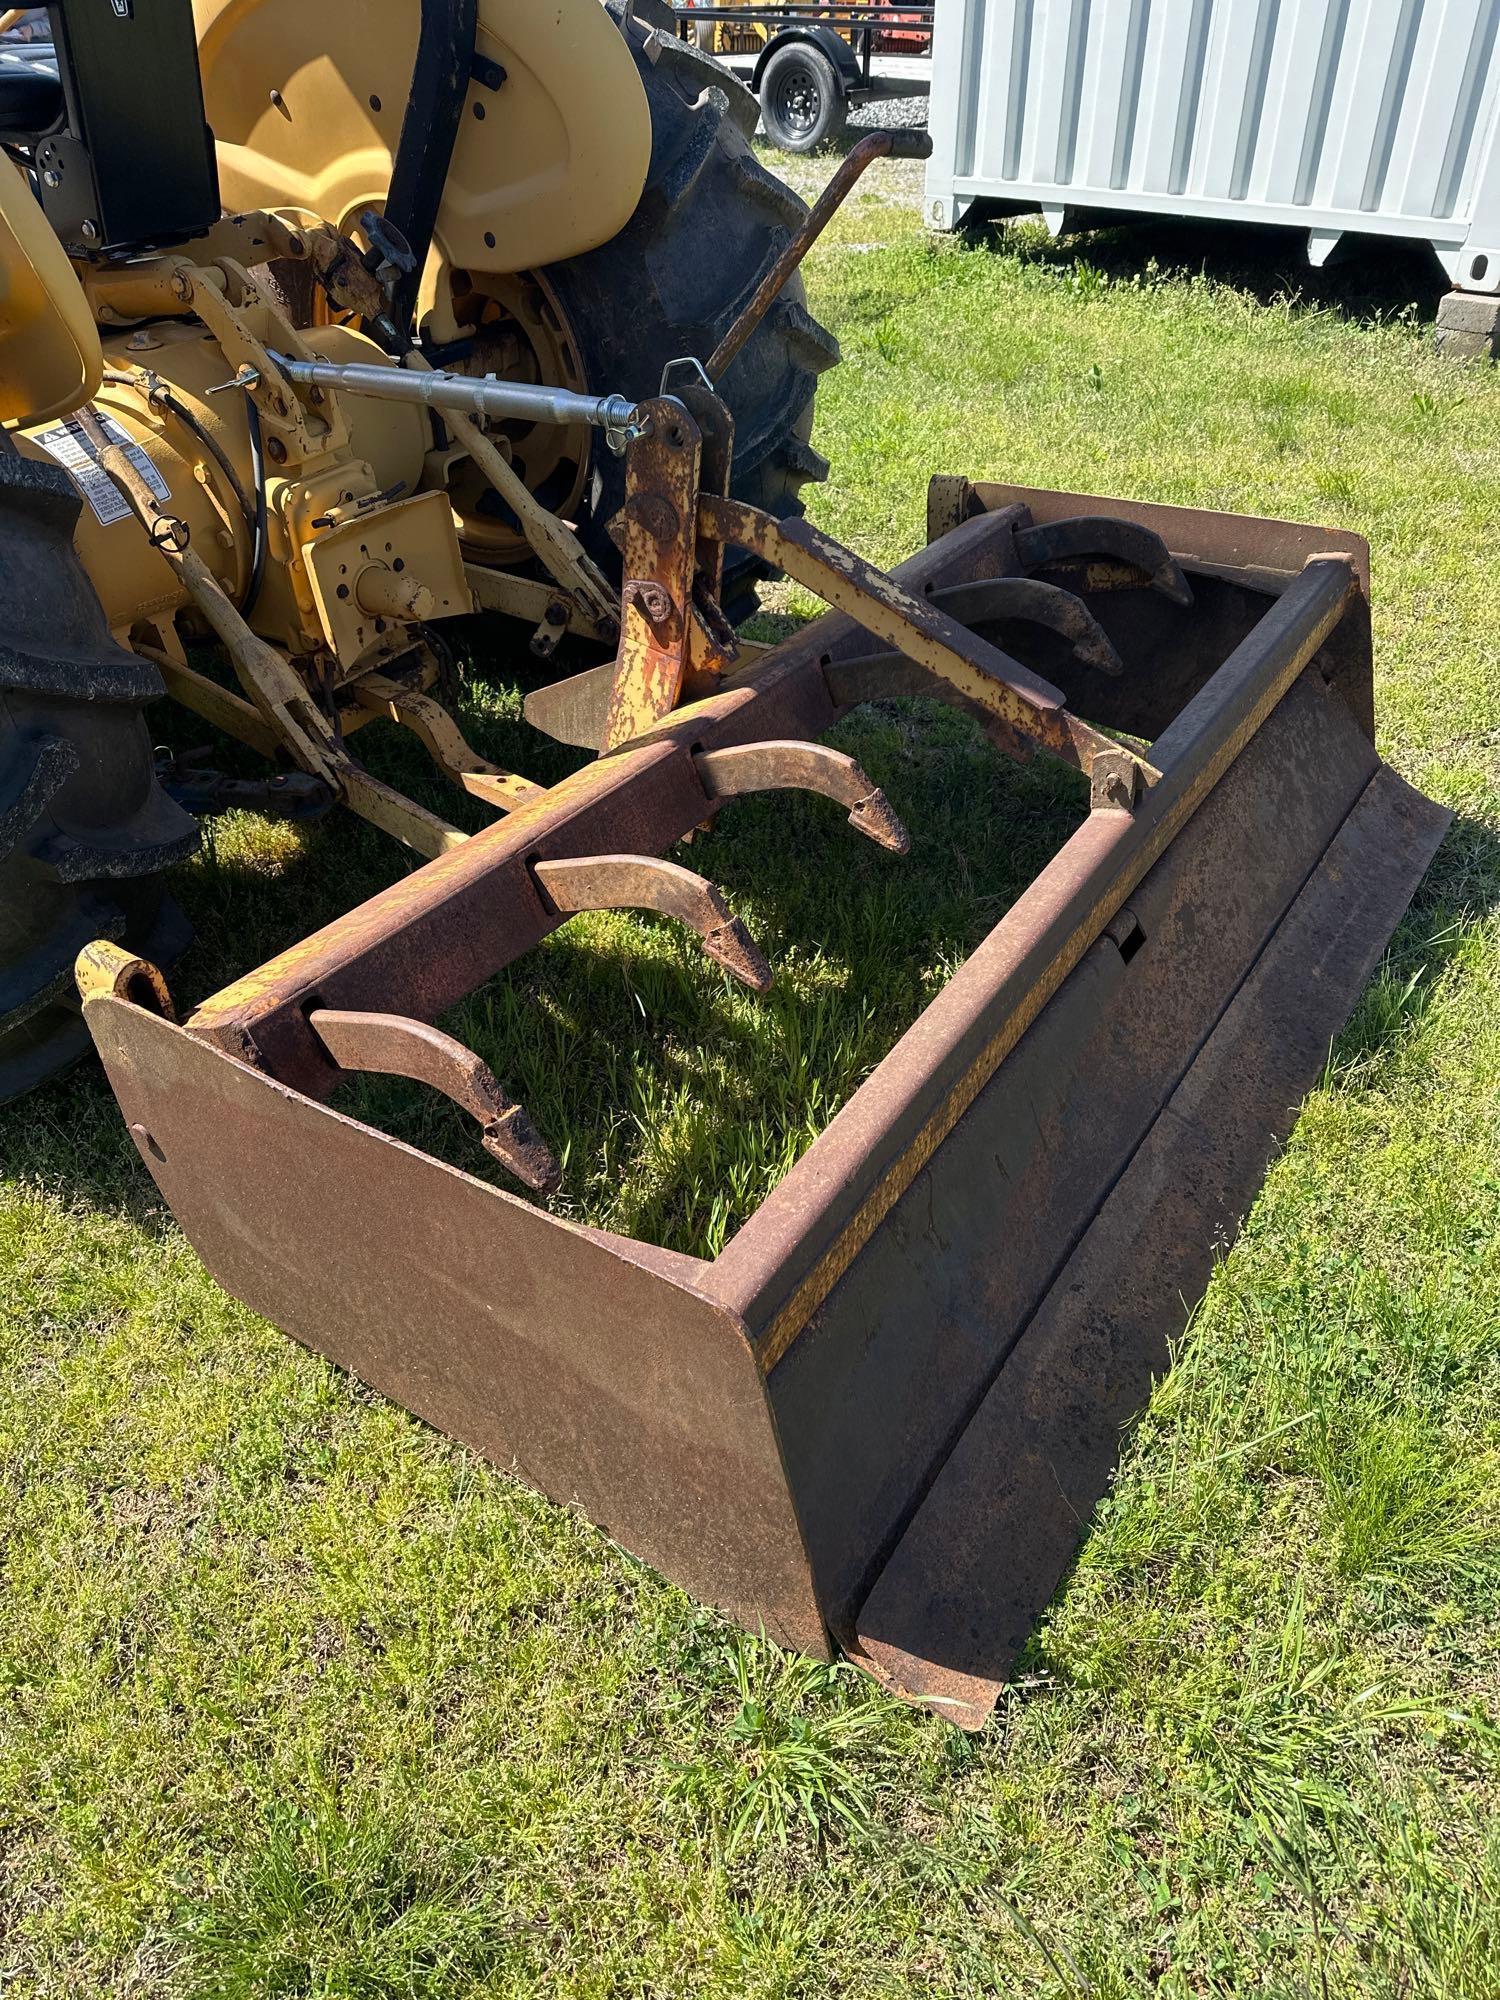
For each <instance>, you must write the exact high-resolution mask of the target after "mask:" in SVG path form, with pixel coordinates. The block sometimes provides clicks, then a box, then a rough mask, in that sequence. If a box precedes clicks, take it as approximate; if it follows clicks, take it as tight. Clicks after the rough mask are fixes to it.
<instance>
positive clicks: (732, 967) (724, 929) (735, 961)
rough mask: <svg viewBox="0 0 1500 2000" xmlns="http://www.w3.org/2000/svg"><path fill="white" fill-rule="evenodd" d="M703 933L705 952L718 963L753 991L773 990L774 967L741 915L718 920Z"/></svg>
mask: <svg viewBox="0 0 1500 2000" xmlns="http://www.w3.org/2000/svg"><path fill="white" fill-rule="evenodd" d="M700 935H701V937H702V939H703V949H704V951H705V953H706V954H707V955H708V957H709V958H711V959H713V961H714V962H715V964H716V965H722V966H723V968H724V970H725V971H726V972H728V973H731V974H732V975H733V976H734V978H736V979H738V980H739V982H740V984H741V985H742V986H748V987H749V988H750V991H751V992H752V993H769V992H770V990H771V968H770V966H769V965H768V964H767V962H766V957H765V953H764V952H763V951H762V950H761V948H760V946H759V945H758V944H757V943H756V942H755V940H754V938H753V937H751V935H750V933H749V931H747V930H746V929H745V926H744V925H743V924H742V923H741V922H740V920H739V918H738V917H730V919H729V921H728V922H727V923H722V924H715V925H714V926H713V928H712V929H711V930H706V931H703V932H701V933H700Z"/></svg>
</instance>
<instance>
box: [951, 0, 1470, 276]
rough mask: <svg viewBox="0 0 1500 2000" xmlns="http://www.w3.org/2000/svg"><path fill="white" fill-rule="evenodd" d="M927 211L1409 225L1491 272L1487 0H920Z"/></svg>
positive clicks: (1442, 250)
mask: <svg viewBox="0 0 1500 2000" xmlns="http://www.w3.org/2000/svg"><path fill="white" fill-rule="evenodd" d="M931 123H932V134H933V142H934V152H933V157H932V160H931V162H930V164H929V167H928V175H927V213H928V219H929V220H930V221H931V222H932V223H933V224H934V225H935V226H937V227H939V228H952V227H954V226H955V224H956V223H957V222H958V221H959V219H960V218H961V217H962V215H963V214H964V213H965V211H966V210H967V209H969V208H970V207H972V206H973V204H974V203H975V202H976V201H986V200H988V201H991V202H1005V203H1010V204H1014V205H1024V206H1028V207H1039V208H1041V209H1042V210H1043V212H1044V213H1045V214H1046V215H1047V216H1048V219H1049V221H1051V222H1053V223H1054V225H1058V224H1060V222H1061V218H1062V213H1063V211H1065V210H1078V209H1088V208H1108V209H1119V210H1139V211H1143V212H1146V213H1159V214H1171V215H1191V216H1222V217H1238V218H1241V219H1243V220H1245V221H1253V222H1272V223H1280V224H1284V225H1290V226H1292V227H1296V228H1299V229H1304V230H1306V231H1307V232H1308V247H1309V254H1310V255H1311V256H1312V257H1313V259H1314V260H1315V261H1317V262H1321V261H1322V259H1323V258H1324V257H1325V256H1326V255H1327V254H1328V252H1329V250H1331V249H1332V247H1333V245H1334V244H1335V243H1336V242H1337V241H1338V239H1339V237H1340V236H1342V235H1344V234H1346V233H1358V234H1364V235H1378V236H1397V237H1410V238H1413V239H1416V240H1426V241H1428V242H1430V243H1431V244H1432V245H1433V247H1434V249H1435V250H1436V251H1437V253H1438V255H1439V256H1440V257H1441V259H1442V261H1443V263H1444V265H1445V266H1446V268H1447V270H1448V272H1449V275H1450V276H1451V277H1452V278H1453V279H1454V280H1455V282H1457V283H1459V284H1462V285H1465V286H1467V287H1468V288H1470V289H1473V290H1483V291H1495V290H1500V256H1497V254H1496V253H1497V251H1500V143H1497V132H1500V0H938V4H937V17H936V28H935V39H934V47H933V75H932V114H931Z"/></svg>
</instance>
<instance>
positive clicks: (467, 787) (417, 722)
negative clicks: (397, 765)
mask: <svg viewBox="0 0 1500 2000" xmlns="http://www.w3.org/2000/svg"><path fill="white" fill-rule="evenodd" d="M350 693H351V694H352V695H353V697H354V699H355V700H356V701H357V702H358V703H359V704H360V706H361V707H362V708H368V709H372V710H374V712H375V713H376V714H379V715H385V716H388V717H389V718H390V720H391V721H392V722H397V723H400V725H401V726H402V728H404V729H409V730H410V731H411V733H412V734H413V735H414V736H415V737H416V739H417V741H418V742H419V743H421V744H422V746H423V747H424V748H425V749H426V750H427V752H428V754H429V755H430V756H431V758H432V761H433V762H434V763H435V764H436V765H437V767H438V769H439V770H440V771H441V772H442V773H443V774H444V776H445V777H449V778H451V779H452V780H453V782H454V784H456V785H457V786H459V787H460V789H461V790H463V791H466V792H468V793H469V795H470V796H471V797H472V798H476V799H482V800H483V801H484V803H485V804H486V805H490V806H494V807H496V808H497V809H498V810H499V811H500V812H514V811H515V809H516V807H517V806H523V805H526V804H528V803H530V802H531V801H532V800H534V799H539V798H541V797H542V796H543V794H544V793H545V790H546V787H545V786H543V785H537V784H533V783H532V781H531V779H530V778H522V777H519V776H517V774H516V773H515V772H514V771H506V770H502V769H501V767H500V765H498V764H492V763H491V762H490V761H489V759H488V758H487V757H481V756H480V755H479V753H478V751H477V750H475V749H474V748H473V746H472V745H471V744H470V743H468V742H467V741H466V740H465V738H464V733H463V731H462V730H461V729H460V728H459V726H458V724H457V723H456V722H455V721H454V720H453V717H452V716H451V715H450V714H449V713H448V711H447V709H446V708H444V706H443V704H442V703H441V702H440V701H436V700H434V699H433V697H432V696H431V695H430V694H423V693H421V692H419V691H418V690H417V689H415V688H409V687H403V686H402V684H401V683H400V682H399V681H393V680H390V679H388V678H387V677H386V676H385V675H384V674H367V675H366V676H365V677H364V678H363V679H362V680H356V681H354V682H353V683H352V684H351V687H350Z"/></svg>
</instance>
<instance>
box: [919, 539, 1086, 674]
mask: <svg viewBox="0 0 1500 2000" xmlns="http://www.w3.org/2000/svg"><path fill="white" fill-rule="evenodd" d="M1018 539H1019V538H1018ZM928 602H929V603H931V604H935V605H936V606H937V608H938V610H939V611H942V612H946V614H947V615H948V617H950V618H956V619H957V620H958V622H959V624H960V625H988V624H992V623H997V622H998V621H1000V620H1001V619H1009V618H1022V619H1025V620H1026V622H1027V623H1028V624H1032V625H1045V626H1046V627H1047V629H1048V631H1050V632H1056V633H1057V634H1058V636H1059V637H1060V638H1063V639H1066V640H1067V642H1068V644H1069V645H1070V646H1071V647H1072V649H1073V657H1074V658H1075V659H1076V660H1078V661H1080V662H1081V663H1082V665H1084V666H1086V667H1097V668H1098V669H1099V671H1100V672H1101V673H1105V674H1118V673H1121V672H1123V666H1122V663H1121V660H1120V656H1119V654H1118V653H1117V652H1116V651H1115V649H1114V647H1113V646H1112V645H1111V643H1110V638H1109V634H1108V633H1107V632H1106V631H1105V629H1104V627H1103V626H1102V625H1101V624H1100V623H1099V621H1098V619H1097V618H1096V617H1095V616H1094V614H1093V612H1092V611H1090V610H1089V608H1088V606H1087V605H1086V604H1085V603H1084V601H1083V599H1082V598H1081V597H1075V596H1074V594H1073V592H1072V591H1071V590H1059V589H1058V587H1057V585H1056V584H1055V583H1047V582H1044V581H1043V579H1042V578H1040V577H1035V576H995V577H984V578H982V579H981V580H980V581H979V582H978V583H960V584H956V585H954V586H953V587H952V588H951V589H948V590H935V591H934V592H933V593H932V595H931V597H930V598H929V599H928Z"/></svg>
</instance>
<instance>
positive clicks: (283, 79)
mask: <svg viewBox="0 0 1500 2000" xmlns="http://www.w3.org/2000/svg"><path fill="white" fill-rule="evenodd" d="M194 13H195V16H196V19H197V23H198V40H199V52H200V57H201V61H202V67H203V89H204V97H205V100H206V103H207V106H208V117H209V123H210V124H211V125H212V126H213V128H214V133H215V136H216V138H217V140H218V146H219V173H220V182H221V185H222V188H223V194H224V199H225V201H226V202H227V203H228V204H230V205H231V206H232V207H235V208H300V209H306V210H310V211H312V212H313V213H314V214H317V215H321V216H323V217H325V218H326V219H327V220H328V221H330V222H333V223H336V224H338V225H339V226H340V227H341V228H347V227H350V226H352V224H353V223H354V222H355V221H356V219H357V218H358V216H359V214H360V211H361V210H362V209H365V208H369V207H370V206H372V205H374V206H376V207H378V206H380V204H381V203H382V202H383V201H384V198H385V192H386V189H387V187H388V186H389V183H390V175H391V160H392V156H393V154H394V152H395V149H396V146H397V143H398V141H399V139H400V136H401V120H402V116H403V114H404V112H405V109H406V102H407V94H408V90H409V86H410V83H411V75H412V67H413V63H414V60H415V56H416V46H417V28H418V21H419V16H420V8H419V5H418V0H338V3H337V4H322V5H319V4H309V0H194ZM479 23H480V25H479V43H478V53H479V54H480V55H481V56H485V57H488V58H489V59H490V60H492V61H494V62H498V63H499V64H501V65H502V66H503V68H504V70H505V82H504V83H503V84H502V85H501V86H500V88H499V90H498V91H491V90H489V89H487V88H486V87H485V86H483V85H481V84H478V83H476V84H474V85H472V86H471V88H470V93H469V103H468V107H467V111H466V114H465V117H464V120H463V123H462V125H461V126H460V128H459V134H458V141H457V144H456V146H455V148H454V155H453V165H452V169H451V171H450V173H449V176H448V188H447V195H446V198H445V200H444V203H443V207H442V211H441V213H440V215H439V217H438V224H437V242H438V245H439V246H440V248H441V250H442V251H443V253H444V254H445V255H446V257H447V259H448V261H449V263H450V264H452V265H453V266H455V267H460V268H461V267H465V266H467V267H471V268H474V269H479V270H485V271H518V270H524V269H526V268H528V267H529V266H534V265H539V264H549V263H555V262H556V261H558V260H559V259H560V258H563V257H574V256H577V255H578V254H579V253H580V252H581V251H584V250H591V249H593V248H594V247H595V246H596V245H598V244H600V243H604V242H607V241H608V240H609V239H610V237H612V236H614V235H616V234H617V233H618V232H619V231H620V230H621V229H622V228H623V227H624V225H625V223H626V222H627V221H628V220H629V219H630V216H631V213H632V212H633V210H634V208H635V205H636V202H637V201H638V200H639V198H640V193H641V189H642V188H643V187H644V185H645V180H646V168H647V164H648V162H649V159H650V153H651V117H650V112H649V110H648V108H647V104H646V94H645V91H644V90H643V89H642V87H641V82H640V79H639V77H638V76H637V75H636V71H635V64H634V62H633V60H632V58H631V56H630V53H629V51H628V50H627V48H626V46H625V42H624V39H623V38H622V36H621V35H620V33H619V30H618V29H617V28H616V27H615V24H614V22H613V21H612V20H611V19H610V17H609V15H608V14H607V13H606V12H605V10H604V8H603V7H601V6H600V5H599V0H548V4H547V5H546V6H538V5H534V4H526V5H522V6H514V5H506V4H505V0H482V4H481V7H480V14H479Z"/></svg>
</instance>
